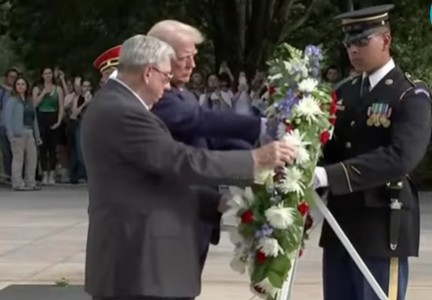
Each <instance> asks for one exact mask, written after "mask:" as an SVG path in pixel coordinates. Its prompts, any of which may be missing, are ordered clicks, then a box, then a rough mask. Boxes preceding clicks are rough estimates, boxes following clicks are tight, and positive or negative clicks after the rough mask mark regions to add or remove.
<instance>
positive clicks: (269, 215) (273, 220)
mask: <svg viewBox="0 0 432 300" xmlns="http://www.w3.org/2000/svg"><path fill="white" fill-rule="evenodd" d="M294 215H295V210H294V209H293V208H290V207H281V206H273V207H270V208H269V209H267V210H266V211H265V217H266V219H267V221H268V222H269V223H270V225H271V226H273V227H274V228H276V229H286V228H288V227H289V226H291V225H292V224H293V223H294Z"/></svg>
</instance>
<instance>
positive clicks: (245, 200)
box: [228, 186, 254, 209]
mask: <svg viewBox="0 0 432 300" xmlns="http://www.w3.org/2000/svg"><path fill="white" fill-rule="evenodd" d="M229 192H230V194H231V198H230V200H229V201H228V205H229V206H230V207H232V208H239V209H244V208H249V207H250V206H251V205H252V203H253V201H254V196H253V192H252V189H251V188H250V187H247V188H245V189H241V188H238V187H235V186H230V187H229Z"/></svg>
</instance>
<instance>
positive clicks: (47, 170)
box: [33, 68, 64, 184]
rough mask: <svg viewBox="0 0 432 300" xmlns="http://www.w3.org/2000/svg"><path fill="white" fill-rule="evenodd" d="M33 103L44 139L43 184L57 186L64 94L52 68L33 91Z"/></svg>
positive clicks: (44, 74) (41, 160) (42, 147)
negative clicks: (59, 131)
mask: <svg viewBox="0 0 432 300" xmlns="http://www.w3.org/2000/svg"><path fill="white" fill-rule="evenodd" d="M33 101H34V105H35V107H36V108H37V113H38V122H39V130H40V135H41V139H42V145H41V146H40V149H39V150H40V162H41V167H42V171H43V179H42V184H55V169H56V165H57V151H56V149H57V128H58V127H59V126H60V125H61V122H62V120H63V112H64V109H63V107H64V93H63V89H62V88H61V87H60V86H58V85H56V84H55V83H54V73H53V70H52V69H51V68H45V69H43V71H42V83H41V84H40V85H38V86H35V87H34V89H33Z"/></svg>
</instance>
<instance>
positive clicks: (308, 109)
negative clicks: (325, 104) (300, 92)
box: [295, 96, 323, 124]
mask: <svg viewBox="0 0 432 300" xmlns="http://www.w3.org/2000/svg"><path fill="white" fill-rule="evenodd" d="M295 111H296V113H297V114H298V115H299V116H300V117H304V118H305V119H306V121H307V122H308V123H309V124H310V123H312V122H315V121H317V116H319V115H322V114H323V111H322V110H321V108H320V107H319V104H318V102H317V101H316V100H315V99H314V98H313V97H311V96H307V97H304V98H303V99H301V100H300V102H299V104H297V106H296V107H295Z"/></svg>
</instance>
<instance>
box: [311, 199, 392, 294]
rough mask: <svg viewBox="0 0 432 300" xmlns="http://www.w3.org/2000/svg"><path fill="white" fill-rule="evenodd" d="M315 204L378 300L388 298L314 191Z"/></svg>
mask: <svg viewBox="0 0 432 300" xmlns="http://www.w3.org/2000/svg"><path fill="white" fill-rule="evenodd" d="M314 197H315V205H316V207H317V208H318V210H319V211H320V212H321V213H322V215H323V216H324V219H325V220H326V221H327V223H328V224H329V225H330V227H331V228H332V229H333V231H334V232H335V234H336V236H337V237H338V238H339V240H340V241H341V243H342V244H343V246H344V247H345V249H346V250H347V252H348V253H349V255H350V256H351V258H352V260H353V261H354V262H355V264H356V265H357V267H358V268H359V269H360V271H361V272H362V274H363V276H364V277H365V278H366V280H367V282H368V283H369V284H370V286H371V287H372V289H373V290H374V292H375V294H376V295H377V296H378V298H379V299H380V300H389V299H388V297H387V296H386V294H385V293H384V291H383V290H382V288H381V287H380V285H379V284H378V282H377V281H376V279H375V277H374V276H373V275H372V273H371V272H370V271H369V269H368V267H367V266H366V264H365V263H364V261H363V260H362V259H361V257H360V255H359V254H358V253H357V251H356V250H355V248H354V246H353V245H352V244H351V242H350V241H349V239H348V237H347V236H346V235H345V233H344V232H343V230H342V228H341V227H340V226H339V224H338V222H337V221H336V219H335V218H334V217H333V215H332V213H331V212H330V210H329V209H328V208H327V206H326V205H325V204H324V202H323V200H322V199H321V197H320V196H319V195H318V194H317V193H315V195H314Z"/></svg>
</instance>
